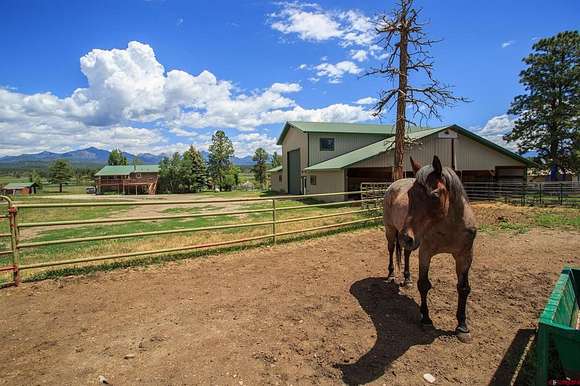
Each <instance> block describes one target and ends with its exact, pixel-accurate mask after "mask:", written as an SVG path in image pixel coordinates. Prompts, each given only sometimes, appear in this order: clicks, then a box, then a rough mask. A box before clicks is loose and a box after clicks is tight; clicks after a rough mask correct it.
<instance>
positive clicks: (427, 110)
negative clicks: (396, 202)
mask: <svg viewBox="0 0 580 386" xmlns="http://www.w3.org/2000/svg"><path fill="white" fill-rule="evenodd" d="M420 12H421V9H417V8H414V7H413V0H399V1H398V4H397V6H396V8H395V9H394V11H393V12H392V13H391V14H383V15H380V16H379V17H378V18H377V21H376V25H375V31H376V34H377V44H378V45H380V46H381V47H383V48H384V50H385V51H386V52H387V53H388V57H387V60H386V62H385V63H383V64H382V65H381V66H380V67H378V68H371V69H370V70H368V71H367V72H366V73H365V76H368V75H374V76H380V77H383V78H386V79H387V80H390V81H391V84H392V87H391V88H390V89H388V90H381V91H380V93H379V101H378V102H377V103H376V105H375V106H374V111H373V115H374V116H376V117H379V118H381V117H382V116H383V114H384V112H385V111H390V110H392V109H393V107H394V105H395V104H396V105H397V119H396V132H395V160H394V167H393V178H394V179H395V180H398V179H400V178H403V159H404V146H405V128H406V126H407V125H417V124H419V125H421V124H422V123H423V122H424V121H427V120H429V119H431V118H437V119H441V115H440V112H439V110H440V109H441V108H442V107H445V106H451V105H453V104H455V103H456V102H467V101H468V100H467V99H465V98H462V97H457V96H454V95H453V93H452V91H451V86H449V85H445V84H442V83H440V82H439V81H437V80H436V79H435V78H434V76H433V57H432V56H431V55H430V53H429V49H430V48H431V46H432V45H433V44H434V43H437V42H438V40H431V39H429V38H428V37H427V34H426V33H425V31H424V27H425V25H426V24H427V23H424V22H420V21H419V20H418V17H419V14H420ZM397 59H398V63H397ZM410 73H414V76H413V78H414V79H415V78H417V81H416V84H415V82H411V81H410V80H409V74H410ZM396 81H398V84H397V85H395V82H396ZM420 82H422V84H419V83H420ZM408 105H409V106H410V107H411V108H412V115H411V117H410V118H408V117H407V114H406V112H407V106H408ZM417 120H418V122H417Z"/></svg>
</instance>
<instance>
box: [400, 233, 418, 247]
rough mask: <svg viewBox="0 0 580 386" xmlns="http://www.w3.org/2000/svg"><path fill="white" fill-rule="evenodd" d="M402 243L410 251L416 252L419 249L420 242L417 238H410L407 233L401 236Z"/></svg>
mask: <svg viewBox="0 0 580 386" xmlns="http://www.w3.org/2000/svg"><path fill="white" fill-rule="evenodd" d="M401 243H402V244H403V248H404V249H406V250H408V251H414V250H415V249H417V248H419V241H418V240H417V239H416V238H414V237H411V236H409V234H408V233H406V232H405V233H403V234H402V235H401Z"/></svg>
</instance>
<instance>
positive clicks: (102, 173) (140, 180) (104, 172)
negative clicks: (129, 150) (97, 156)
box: [95, 165, 159, 194]
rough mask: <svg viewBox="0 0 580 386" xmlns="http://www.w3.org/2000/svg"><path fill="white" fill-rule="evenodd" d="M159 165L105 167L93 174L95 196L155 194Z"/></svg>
mask: <svg viewBox="0 0 580 386" xmlns="http://www.w3.org/2000/svg"><path fill="white" fill-rule="evenodd" d="M158 180H159V165H126V166H105V167H104V168H102V169H101V170H99V171H98V172H97V173H95V187H96V189H97V194H103V193H104V192H107V191H109V192H111V191H112V192H117V193H118V194H155V193H156V191H157V181H158Z"/></svg>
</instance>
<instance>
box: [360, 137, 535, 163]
mask: <svg viewBox="0 0 580 386" xmlns="http://www.w3.org/2000/svg"><path fill="white" fill-rule="evenodd" d="M409 155H410V156H412V157H413V159H415V160H416V161H418V162H419V163H420V164H421V165H426V164H428V163H431V161H432V160H433V155H437V156H438V157H439V159H440V160H441V163H442V164H443V166H449V167H451V140H450V139H446V138H439V137H438V136H437V134H433V135H431V136H429V137H427V138H423V139H421V140H419V141H418V143H417V144H415V145H413V147H412V148H411V150H410V151H407V152H406V155H405V161H404V169H405V171H410V170H411V162H410V161H409ZM455 161H456V163H455V168H456V170H495V167H496V166H515V167H522V166H525V165H524V164H523V163H522V162H520V161H517V160H515V159H513V158H511V157H508V156H506V155H504V154H502V153H500V152H498V151H496V150H494V149H492V148H490V147H488V146H486V145H483V144H481V143H479V142H477V141H474V140H473V139H471V138H468V137H466V136H463V135H461V134H458V135H457V139H456V140H455ZM392 165H393V151H392V150H389V151H387V152H385V153H382V154H379V155H378V156H375V157H373V158H370V159H368V160H365V161H361V162H359V163H356V164H354V165H352V167H356V168H358V167H386V166H392Z"/></svg>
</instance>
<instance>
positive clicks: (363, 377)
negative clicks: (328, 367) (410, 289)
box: [336, 277, 453, 385]
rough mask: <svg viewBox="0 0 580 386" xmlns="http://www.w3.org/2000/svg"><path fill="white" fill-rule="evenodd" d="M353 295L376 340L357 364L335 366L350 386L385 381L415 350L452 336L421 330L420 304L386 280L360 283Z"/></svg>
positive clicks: (441, 331) (436, 330) (368, 280)
mask: <svg viewBox="0 0 580 386" xmlns="http://www.w3.org/2000/svg"><path fill="white" fill-rule="evenodd" d="M350 293H351V294H352V295H353V296H354V297H355V298H356V299H357V300H358V302H359V303H360V305H361V307H362V308H363V310H364V311H365V312H366V313H367V314H368V315H369V317H370V318H371V320H372V322H373V324H374V326H375V329H376V331H377V334H376V336H377V340H376V342H375V344H374V346H373V347H372V348H371V349H370V350H369V351H368V352H367V353H366V354H364V355H363V356H362V357H361V358H359V359H358V360H357V361H356V362H355V363H341V364H337V365H336V367H337V368H339V369H340V370H341V371H342V380H343V382H344V383H346V384H348V385H360V384H365V383H369V382H372V381H374V380H376V379H378V378H380V377H382V376H383V375H384V374H385V371H386V370H387V369H388V367H389V366H390V364H391V363H392V362H393V361H395V360H396V359H397V358H399V357H400V356H401V355H403V354H404V353H405V352H406V351H407V350H408V349H409V348H410V347H412V346H415V345H425V344H430V343H432V342H433V341H434V340H435V339H436V338H437V337H438V336H441V335H453V331H443V330H438V329H423V328H421V326H420V324H419V320H420V313H419V306H418V305H417V303H415V301H414V300H413V299H411V298H409V297H408V296H406V295H404V294H401V293H399V287H398V285H397V284H395V283H387V282H386V280H385V278H378V277H371V278H367V279H363V280H359V281H357V282H355V283H354V284H353V285H352V286H351V287H350ZM354 333H356V332H354Z"/></svg>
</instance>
